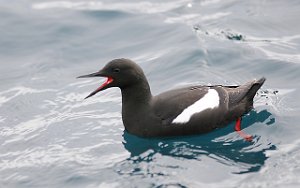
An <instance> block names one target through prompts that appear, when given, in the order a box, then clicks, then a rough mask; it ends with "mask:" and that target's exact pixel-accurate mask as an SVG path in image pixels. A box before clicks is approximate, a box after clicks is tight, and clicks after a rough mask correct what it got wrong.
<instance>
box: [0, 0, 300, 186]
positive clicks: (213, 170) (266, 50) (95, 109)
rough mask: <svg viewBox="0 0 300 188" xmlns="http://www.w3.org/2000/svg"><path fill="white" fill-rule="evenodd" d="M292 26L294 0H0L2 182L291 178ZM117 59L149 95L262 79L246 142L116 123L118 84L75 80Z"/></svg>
mask: <svg viewBox="0 0 300 188" xmlns="http://www.w3.org/2000/svg"><path fill="white" fill-rule="evenodd" d="M299 23H300V1H298V0H251V1H244V0H226V1H221V0H167V1H159V0H152V1H137V0H126V1H121V0H102V1H100V0H99V1H97V0H93V1H92V0H74V1H67V0H66V1H59V0H56V1H55V0H52V1H50V0H10V1H7V0H0V65H1V67H0V187H1V188H2V187H3V188H15V187H16V188H19V187H20V188H27V187H28V188H33V187H43V188H48V187H49V188H56V187H66V188H69V187H70V188H74V187H80V188H81V187H87V188H106V187H108V188H115V187H122V188H123V187H126V188H127V187H138V188H139V187H143V188H144V187H146V188H148V187H149V188H150V187H157V188H175V187H176V188H177V187H178V188H183V187H192V188H194V187H195V188H198V187H206V188H215V187H220V188H226V187H238V188H248V187H249V188H255V187H260V188H261V187H285V188H287V187H299V186H300V178H299V177H300V125H299V122H300V116H299V115H300V107H299V106H300V94H299V92H300V24H299ZM121 57H124V58H130V59H132V60H134V61H136V62H137V63H138V64H139V65H140V66H141V67H142V68H143V69H144V72H145V74H146V76H147V78H148V80H149V82H150V85H151V89H152V92H153V93H154V94H158V93H160V92H163V91H166V90H168V89H173V88H178V87H182V86H184V85H193V84H224V85H235V84H242V83H244V82H247V81H249V80H251V79H254V78H260V77H262V76H265V77H266V78H267V81H266V82H265V84H264V85H263V87H262V88H261V90H259V92H258V94H257V95H256V97H255V99H254V101H255V104H254V107H255V108H254V109H253V110H252V111H251V112H250V113H249V114H247V115H245V117H244V118H243V125H242V127H243V128H244V131H245V132H247V133H248V134H251V135H253V137H254V141H253V142H252V143H249V142H246V141H244V140H243V139H242V138H241V137H240V136H239V135H238V134H237V133H236V132H234V124H233V123H232V124H230V125H228V126H227V127H226V128H223V129H218V130H216V131H214V132H212V133H209V134H204V135H196V136H186V137H175V138H171V139H166V138H160V139H143V138H139V137H136V136H134V135H131V134H128V133H127V132H124V127H123V123H122V120H121V95H120V90H119V89H117V88H113V89H109V90H105V91H103V92H101V93H99V94H97V95H96V96H94V97H92V98H89V99H87V100H84V97H85V96H87V95H88V94H89V93H90V92H91V91H93V90H94V89H96V88H97V87H98V86H99V85H100V84H102V83H103V82H104V79H103V78H93V79H76V77H77V76H80V75H83V74H87V73H91V72H95V71H97V70H100V69H101V68H102V67H103V66H104V65H105V64H106V63H107V62H109V61H110V60H112V59H115V58H121ZM141 126H142V125H141Z"/></svg>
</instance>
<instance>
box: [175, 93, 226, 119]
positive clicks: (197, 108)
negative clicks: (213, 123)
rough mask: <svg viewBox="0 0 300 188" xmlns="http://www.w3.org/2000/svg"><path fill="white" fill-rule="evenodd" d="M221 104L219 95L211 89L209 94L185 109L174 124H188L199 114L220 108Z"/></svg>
mask: <svg viewBox="0 0 300 188" xmlns="http://www.w3.org/2000/svg"><path fill="white" fill-rule="evenodd" d="M219 104H220V98H219V94H218V92H217V91H216V90H214V89H209V90H208V92H207V93H206V94H205V95H204V97H202V98H201V99H199V100H198V101H196V102H195V103H194V104H192V105H191V106H188V107H187V108H186V109H184V110H183V111H182V112H181V114H179V115H178V116H177V117H176V118H175V119H174V120H173V121H172V123H187V122H189V121H190V118H191V117H192V116H193V115H194V114H196V113H199V112H202V111H204V110H207V109H212V108H216V107H218V106H219Z"/></svg>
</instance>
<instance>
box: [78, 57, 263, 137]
mask: <svg viewBox="0 0 300 188" xmlns="http://www.w3.org/2000/svg"><path fill="white" fill-rule="evenodd" d="M86 77H106V78H107V80H106V82H105V83H103V84H102V85H101V86H100V87H99V88H97V89H96V90H95V91H93V92H92V93H91V94H89V95H88V96H87V97H86V98H88V97H91V96H93V95H95V94H96V93H98V92H99V91H102V90H105V89H107V88H110V87H119V88H120V89H121V93H122V120H123V123H124V126H125V130H126V131H128V132H129V133H131V134H134V135H137V136H141V137H165V136H183V135H192V134H201V133H207V132H210V131H212V130H214V129H217V128H221V127H224V126H226V125H227V124H229V123H230V122H232V121H236V124H235V130H236V131H238V133H239V134H240V135H241V136H242V137H244V138H245V139H246V140H248V141H250V140H252V137H251V136H250V135H246V134H245V133H243V132H242V131H241V117H242V116H243V115H244V114H246V113H248V112H249V111H250V110H251V109H252V108H253V98H254V96H255V94H256V92H257V90H258V89H259V88H260V87H261V86H262V85H263V83H264V81H265V78H261V79H259V80H253V81H250V82H247V83H245V84H243V85H239V86H222V85H213V86H204V85H196V86H188V87H184V88H180V89H174V90H170V91H167V92H164V93H161V94H159V95H157V96H152V94H151V91H150V86H149V84H148V81H147V79H146V77H145V74H144V72H143V70H142V69H141V68H140V67H139V66H138V65H137V64H136V63H135V62H133V61H131V60H129V59H115V60H112V61H110V62H109V63H108V64H107V65H106V66H105V67H104V68H103V69H101V70H100V71H98V72H96V73H92V74H88V75H83V76H79V77H78V78H86Z"/></svg>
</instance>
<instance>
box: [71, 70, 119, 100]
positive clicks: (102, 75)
mask: <svg viewBox="0 0 300 188" xmlns="http://www.w3.org/2000/svg"><path fill="white" fill-rule="evenodd" d="M89 77H106V78H107V80H106V81H105V82H104V83H103V84H102V85H101V86H100V87H98V88H97V89H96V90H95V91H93V92H92V93H90V94H89V95H88V96H87V97H85V98H84V99H87V98H89V97H91V96H93V95H95V94H96V93H98V92H99V91H102V90H104V89H106V88H108V85H109V84H110V83H112V82H113V81H114V79H113V78H112V77H110V76H106V75H105V74H103V73H102V72H101V71H99V72H95V73H92V74H87V75H82V76H78V77H77V78H89Z"/></svg>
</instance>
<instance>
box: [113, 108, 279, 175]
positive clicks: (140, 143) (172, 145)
mask: <svg viewBox="0 0 300 188" xmlns="http://www.w3.org/2000/svg"><path fill="white" fill-rule="evenodd" d="M258 122H261V123H264V124H265V125H272V124H274V122H275V119H274V117H273V116H272V114H271V113H270V112H269V111H267V110H263V111H260V112H256V111H255V110H252V111H251V112H250V113H249V114H248V115H246V116H245V117H244V118H243V125H242V127H243V128H246V127H248V126H251V125H253V124H254V123H258ZM232 132H234V128H233V124H232V125H231V124H230V125H229V126H227V127H225V128H222V129H219V130H216V131H213V132H211V133H208V134H203V135H195V136H184V137H173V138H155V139H153V138H151V139H149V138H140V137H137V136H134V135H131V134H129V133H127V132H126V131H124V134H123V138H124V141H123V145H124V147H125V149H126V150H128V151H129V153H130V157H129V158H127V160H125V161H122V162H121V163H122V164H119V165H126V163H130V164H135V167H133V168H136V169H137V168H138V167H137V166H138V164H140V163H142V162H143V163H144V162H147V163H148V162H151V161H152V160H153V157H154V156H155V155H156V154H160V155H162V156H170V157H175V158H180V159H183V160H190V159H192V160H197V161H201V158H202V157H204V156H206V157H209V158H212V159H214V160H215V161H217V162H220V163H222V164H225V165H236V166H240V167H241V168H239V169H241V170H240V171H238V172H233V173H238V174H239V173H249V172H256V171H258V170H259V169H260V168H261V167H262V166H263V165H264V163H265V161H266V159H267V158H268V157H267V156H266V154H265V151H267V150H274V149H276V146H275V145H274V144H272V143H268V144H267V145H265V146H264V147H261V144H260V143H259V140H260V136H258V135H255V136H254V137H253V138H254V139H253V142H246V141H244V140H243V139H242V138H240V137H238V138H239V139H236V138H233V137H234V136H233V137H232V136H231V135H230V136H228V135H229V134H230V133H232ZM224 135H225V137H226V138H225V139H223V137H224ZM220 138H222V139H220ZM258 147H259V149H258ZM251 150H252V151H251ZM127 165H128V164H127ZM136 165H137V166H136ZM133 166H134V165H133ZM135 171H138V170H133V171H131V172H130V173H132V174H131V175H133V174H134V173H135ZM118 173H120V174H124V173H125V174H126V172H122V171H119V172H118Z"/></svg>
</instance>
